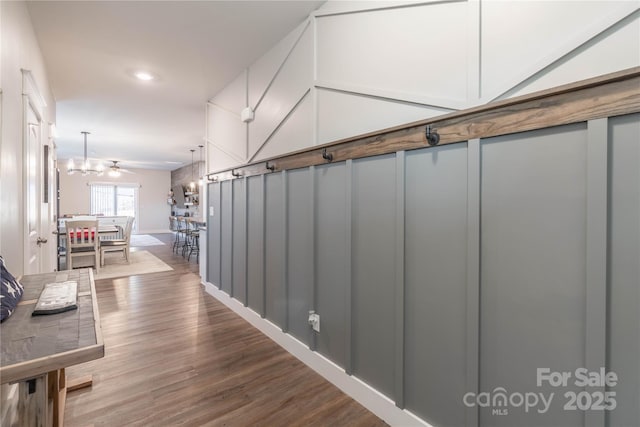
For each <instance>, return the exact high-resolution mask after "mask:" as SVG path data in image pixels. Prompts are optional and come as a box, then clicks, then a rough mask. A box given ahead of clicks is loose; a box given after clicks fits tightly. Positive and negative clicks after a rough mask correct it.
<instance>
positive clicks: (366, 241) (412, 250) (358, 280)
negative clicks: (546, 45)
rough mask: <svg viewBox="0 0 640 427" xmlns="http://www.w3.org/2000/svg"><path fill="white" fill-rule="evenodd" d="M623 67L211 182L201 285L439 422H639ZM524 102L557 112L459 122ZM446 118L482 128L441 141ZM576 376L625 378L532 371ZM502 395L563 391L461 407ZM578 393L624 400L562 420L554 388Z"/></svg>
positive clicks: (637, 152) (638, 98) (635, 202)
mask: <svg viewBox="0 0 640 427" xmlns="http://www.w3.org/2000/svg"><path fill="white" fill-rule="evenodd" d="M631 71H632V72H627V73H626V74H624V73H622V74H618V75H617V76H615V78H603V79H602V80H601V81H600V82H598V81H597V80H591V81H589V82H588V83H587V84H574V85H569V86H567V87H564V88H559V89H557V90H549V91H545V92H544V93H542V94H534V96H528V97H523V99H516V100H515V101H513V100H511V101H509V103H506V102H503V103H497V104H495V108H489V106H488V107H483V108H478V109H475V111H470V112H467V113H468V115H467V116H465V112H460V113H456V115H455V117H453V118H451V117H449V118H447V117H446V116H445V117H444V118H443V119H442V120H440V121H439V120H438V119H437V118H436V119H433V120H432V121H431V123H436V124H437V123H440V126H435V128H436V130H439V129H441V130H442V134H441V135H442V136H441V138H442V139H441V141H443V142H444V145H439V146H435V147H428V144H426V143H424V144H422V146H421V147H420V148H417V149H411V148H408V147H407V146H406V145H407V144H405V145H404V146H402V147H401V148H402V149H400V150H394V148H397V147H398V145H397V144H395V145H394V143H393V142H391V143H390V144H389V146H388V147H387V148H385V149H382V150H381V149H380V147H374V148H373V149H372V151H370V152H372V153H373V154H375V155H370V156H367V155H366V153H365V154H358V155H354V156H352V157H351V158H345V159H341V158H340V154H339V153H340V149H341V147H342V146H341V145H340V144H336V145H331V146H328V147H329V150H330V151H333V152H334V153H337V154H338V155H337V156H336V158H335V159H334V160H333V161H331V162H327V161H326V160H325V161H324V162H323V161H322V159H320V160H317V157H318V155H319V154H320V152H319V151H318V150H317V149H316V150H315V151H313V150H311V151H313V152H311V151H310V153H311V154H309V153H297V154H295V155H297V156H298V158H300V156H303V157H304V156H310V155H314V156H315V157H314V160H313V161H312V162H310V164H306V165H300V164H298V163H295V162H292V163H290V164H292V165H293V164H295V168H294V167H291V168H289V167H286V166H285V165H286V164H287V159H286V158H282V159H272V160H271V162H272V164H275V165H276V170H275V171H274V172H271V171H269V170H267V169H264V165H262V166H259V167H261V168H262V171H260V172H256V171H257V170H258V168H259V167H258V166H256V165H248V166H247V167H246V171H247V173H244V174H240V175H241V176H240V177H235V178H233V179H232V180H230V179H228V178H229V177H230V176H231V172H233V171H222V172H220V173H217V174H212V175H211V176H212V178H213V179H216V181H215V182H210V183H209V184H208V187H207V191H208V203H209V212H208V213H209V218H208V223H209V227H208V236H207V246H208V248H207V258H208V259H207V277H206V281H207V282H209V283H211V284H213V285H215V286H217V287H219V288H220V289H222V290H223V291H224V292H226V293H228V294H229V295H231V296H232V297H233V298H236V299H237V300H239V301H240V302H242V303H243V304H244V305H245V306H247V307H249V308H250V309H251V310H253V311H255V312H256V313H258V314H260V315H261V316H262V317H264V318H266V319H267V320H269V321H270V322H272V323H273V324H275V325H277V326H278V327H280V328H281V329H282V330H283V332H286V333H288V334H291V335H292V336H294V337H295V338H297V339H298V340H300V341H302V342H304V343H306V344H308V346H309V348H310V349H311V350H314V351H317V352H319V353H320V354H322V355H323V356H325V357H326V358H328V359H330V360H331V361H332V362H334V363H336V364H337V365H339V366H340V367H342V368H343V369H344V370H345V371H346V372H347V373H348V374H350V375H354V376H356V377H358V378H359V379H361V380H362V381H364V382H366V383H367V384H369V385H370V386H372V387H373V388H375V389H376V390H378V391H379V392H381V393H383V394H384V395H386V396H387V397H389V398H390V399H392V400H393V401H395V402H396V405H397V406H399V407H400V408H405V409H407V410H409V411H410V412H412V413H413V414H416V415H417V416H418V417H420V418H422V419H423V420H425V421H427V422H428V423H430V424H432V425H434V426H557V425H562V426H612V427H613V426H631V425H633V426H637V425H640V404H639V396H640V267H639V266H640V173H639V170H640V91H638V90H637V88H638V82H639V80H638V78H639V76H640V71H639V70H637V69H635V70H631ZM620 75H622V77H620ZM610 84H614V85H616V84H619V85H622V86H620V87H625V88H626V89H624V90H622V91H621V92H615V88H613V86H609V85H610ZM629 88H631V92H629ZM633 88H636V92H635V93H633ZM585 91H598V92H597V93H599V94H601V96H600V95H599V102H600V103H599V104H597V107H594V108H591V107H588V108H580V107H578V106H579V105H582V106H584V105H585V103H587V104H588V103H590V102H592V97H591V96H586V95H585V94H588V93H589V92H585ZM612 92H615V93H614V95H615V94H617V95H616V96H613V95H611V93H612ZM609 95H611V96H609ZM608 96H609V98H608ZM587 98H588V99H587ZM613 98H616V99H617V100H618V101H619V102H617V101H611V103H609V104H608V102H609V101H610V100H611V99H613ZM603 99H604V100H605V101H603ZM550 100H551V101H550ZM565 100H566V103H565ZM527 103H529V104H527ZM531 103H533V104H537V105H539V106H540V108H543V109H546V108H547V106H549V105H550V104H552V105H551V106H549V107H548V108H550V109H553V108H556V114H557V115H558V116H557V118H556V119H553V118H552V119H550V120H548V121H547V122H544V123H539V122H536V123H534V125H530V122H531V121H536V120H537V119H536V117H539V114H536V112H535V111H532V110H531V108H530V107H527V111H524V110H521V111H520V112H521V113H522V112H523V111H524V113H523V114H531V116H530V117H531V120H527V119H526V118H525V120H522V121H520V122H519V125H520V127H521V128H522V130H521V131H520V130H518V127H517V126H515V125H513V124H511V123H510V124H508V125H505V127H504V129H506V130H505V131H504V133H500V132H495V131H494V129H495V128H496V127H497V128H500V126H499V124H498V125H497V126H494V127H492V126H487V127H482V126H479V128H480V130H478V129H477V128H474V125H469V123H467V124H466V125H465V117H467V118H468V120H470V121H472V122H473V124H477V123H483V120H484V119H485V118H486V117H489V116H491V120H497V121H499V120H500V117H501V115H502V116H503V117H507V116H508V114H511V113H512V112H513V111H516V110H518V106H520V105H525V104H526V105H532V104H531ZM545 103H546V104H545ZM603 103H604V105H603ZM594 105H595V104H594ZM501 108H504V109H505V110H508V111H507V112H504V113H503V112H502V111H501ZM566 116H569V118H568V119H567V118H566ZM496 117H498V119H496ZM509 120H510V119H509ZM447 126H452V127H455V128H456V129H458V128H465V126H466V129H468V130H469V131H470V132H475V134H474V135H473V136H474V137H473V138H468V139H466V140H460V139H459V137H458V140H456V141H454V142H455V143H451V144H448V141H453V140H454V139H455V138H453V137H448V136H447V135H450V134H449V133H448V129H449V128H448V127H447ZM411 127H412V129H413V128H417V125H416V124H411ZM483 129H484V130H485V133H486V134H487V135H489V136H485V135H484V134H483ZM398 132H400V133H402V132H404V130H398V129H394V130H392V131H390V134H393V133H395V134H398ZM492 132H494V133H492ZM367 138H368V141H381V140H382V141H384V140H385V139H384V138H385V137H384V135H382V136H380V137H377V136H371V135H369V136H366V137H365V139H367ZM376 138H377V139H376ZM412 138H413V137H409V138H407V140H413V139H412ZM447 138H448V139H447ZM391 139H392V138H391ZM343 144H358V140H357V138H353V139H350V140H348V141H346V142H343ZM400 145H402V144H400ZM363 147H364V148H365V149H366V144H364V145H363ZM385 150H386V152H381V151H385ZM347 151H349V152H351V153H353V152H354V151H353V149H349V148H348V147H347V148H344V152H347ZM297 161H298V160H296V162H297ZM250 171H253V172H252V173H249V172H250ZM309 310H315V311H316V312H317V313H319V314H320V318H321V329H320V332H319V333H315V332H313V331H312V330H311V328H310V327H309V325H308V323H307V317H308V312H309ZM581 367H584V368H587V369H588V371H590V372H591V371H599V370H600V368H601V367H604V368H605V369H606V370H607V371H613V372H615V373H616V374H617V376H618V382H617V384H616V385H615V386H613V387H610V386H599V387H587V388H585V387H579V386H576V385H575V382H574V380H575V378H574V377H572V379H571V380H569V382H568V384H566V386H557V387H553V386H551V385H550V384H549V383H548V382H545V383H544V384H542V385H541V386H538V385H537V384H536V379H537V378H536V376H537V369H538V368H549V369H550V371H552V372H571V373H574V372H575V370H576V369H577V368H581ZM500 388H502V389H504V392H505V394H506V395H507V396H509V395H511V394H512V393H514V392H520V393H525V392H535V393H538V394H540V393H541V394H543V395H545V396H549V394H550V393H554V397H553V400H552V401H551V403H550V404H549V406H548V408H547V410H546V411H544V412H540V411H539V409H543V405H542V403H538V405H537V406H535V407H531V408H529V409H528V410H525V405H521V406H516V405H511V406H505V407H501V408H498V409H507V411H506V412H502V413H500V412H496V411H495V410H496V407H491V406H489V407H478V406H474V407H469V406H467V405H465V404H464V402H463V397H464V396H465V394H467V393H470V392H471V393H475V394H476V395H477V394H478V393H480V392H489V393H491V392H493V391H494V390H496V389H499V390H500ZM582 391H587V392H588V393H590V394H592V393H596V392H602V393H604V392H616V395H615V399H616V404H617V406H616V408H615V409H614V410H611V411H596V410H591V411H581V410H565V408H564V406H565V404H567V401H568V398H567V397H565V393H571V392H573V393H576V394H579V393H580V392H582ZM516 403H517V402H516ZM501 414H504V415H501Z"/></svg>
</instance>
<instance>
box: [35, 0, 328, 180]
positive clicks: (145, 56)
mask: <svg viewBox="0 0 640 427" xmlns="http://www.w3.org/2000/svg"><path fill="white" fill-rule="evenodd" d="M322 3H324V2H323V1H266V0H265V1H158V2H154V1H68V2H67V1H30V2H29V3H28V5H29V12H30V14H31V18H32V22H33V25H34V28H35V32H36V37H37V38H38V42H39V44H40V49H41V51H42V54H43V56H44V60H45V64H46V67H47V72H48V76H49V83H50V85H51V89H52V91H53V95H54V97H55V99H56V109H57V117H56V122H57V123H56V125H57V130H58V137H57V138H56V144H57V146H58V150H57V152H58V158H62V159H64V158H69V157H81V156H82V151H83V144H82V135H81V134H80V132H81V131H89V132H91V135H89V139H88V141H89V156H90V157H92V158H98V159H102V160H110V159H113V160H120V161H122V165H123V166H125V167H138V168H153V169H168V170H172V169H176V168H178V167H180V166H181V165H183V164H187V163H189V162H191V153H190V151H189V150H190V149H192V148H194V149H196V150H197V149H198V148H197V147H198V145H199V144H204V142H203V137H204V129H205V124H204V121H205V103H206V101H207V100H208V99H209V98H211V97H212V96H213V95H215V94H216V93H217V92H218V91H219V90H220V89H221V88H223V87H224V86H225V85H226V84H227V83H229V82H230V81H231V80H232V79H233V78H234V77H235V76H237V75H238V74H239V73H240V72H242V70H243V69H244V68H246V67H247V66H248V65H250V64H251V63H252V62H254V61H255V60H256V59H258V58H259V57H260V56H261V55H262V54H263V53H264V52H266V51H267V50H268V49H269V48H270V47H271V46H272V45H274V44H275V43H276V42H277V41H278V40H280V39H281V38H282V37H284V36H285V35H286V34H287V33H288V32H290V31H291V30H292V29H293V28H295V27H296V26H297V25H298V24H299V23H300V22H302V21H303V20H304V19H305V18H306V17H307V15H308V14H309V13H311V12H312V11H313V10H315V9H316V8H317V7H319V5H321V4H322ZM140 70H144V71H147V72H149V73H151V74H152V75H153V76H154V77H155V78H154V79H153V80H151V81H141V80H138V79H137V78H136V77H135V76H134V74H135V73H136V72H137V71H140ZM196 156H198V152H197V151H196ZM196 160H197V158H196Z"/></svg>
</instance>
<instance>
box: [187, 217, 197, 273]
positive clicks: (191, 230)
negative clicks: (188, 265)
mask: <svg viewBox="0 0 640 427" xmlns="http://www.w3.org/2000/svg"><path fill="white" fill-rule="evenodd" d="M187 234H188V236H189V255H188V256H187V261H191V254H193V253H194V252H195V255H196V262H198V263H200V257H199V256H198V255H199V254H200V229H199V227H198V223H197V222H196V221H193V220H192V219H188V220H187Z"/></svg>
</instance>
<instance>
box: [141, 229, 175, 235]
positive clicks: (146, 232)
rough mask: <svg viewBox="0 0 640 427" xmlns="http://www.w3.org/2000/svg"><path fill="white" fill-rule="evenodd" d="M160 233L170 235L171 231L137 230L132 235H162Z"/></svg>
mask: <svg viewBox="0 0 640 427" xmlns="http://www.w3.org/2000/svg"><path fill="white" fill-rule="evenodd" d="M162 233H171V230H169V229H168V228H156V229H154V230H139V231H138V232H136V233H133V234H162Z"/></svg>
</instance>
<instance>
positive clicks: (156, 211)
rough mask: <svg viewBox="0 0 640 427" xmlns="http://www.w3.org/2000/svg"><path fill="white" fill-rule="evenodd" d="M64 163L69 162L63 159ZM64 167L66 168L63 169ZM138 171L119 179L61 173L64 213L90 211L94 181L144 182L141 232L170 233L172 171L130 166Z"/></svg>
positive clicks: (140, 194)
mask: <svg viewBox="0 0 640 427" xmlns="http://www.w3.org/2000/svg"><path fill="white" fill-rule="evenodd" d="M60 164H61V165H65V164H66V161H64V160H60ZM61 169H64V168H61ZM130 170H131V172H135V174H122V175H121V176H120V177H119V178H111V177H109V176H108V175H107V174H105V175H104V176H95V175H93V176H82V175H78V174H73V175H67V173H66V172H65V171H64V170H61V172H60V215H61V216H62V215H64V214H74V213H89V211H90V205H91V200H90V189H89V183H90V182H114V183H128V184H129V183H136V184H140V189H139V190H138V197H139V204H138V208H139V215H140V216H139V218H138V233H140V234H142V233H168V232H169V215H170V214H171V206H169V204H167V197H168V193H169V189H170V188H171V172H170V171H162V170H150V169H130Z"/></svg>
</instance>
